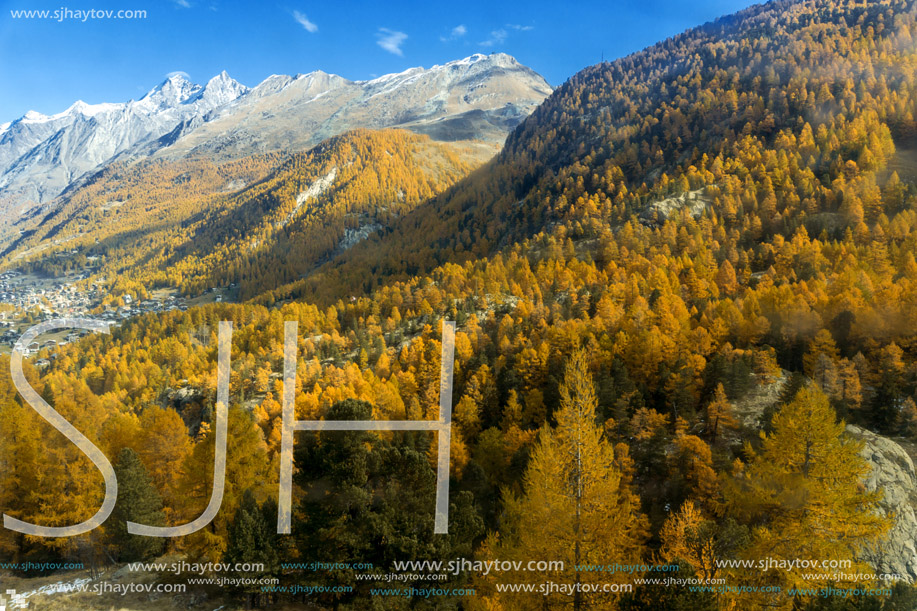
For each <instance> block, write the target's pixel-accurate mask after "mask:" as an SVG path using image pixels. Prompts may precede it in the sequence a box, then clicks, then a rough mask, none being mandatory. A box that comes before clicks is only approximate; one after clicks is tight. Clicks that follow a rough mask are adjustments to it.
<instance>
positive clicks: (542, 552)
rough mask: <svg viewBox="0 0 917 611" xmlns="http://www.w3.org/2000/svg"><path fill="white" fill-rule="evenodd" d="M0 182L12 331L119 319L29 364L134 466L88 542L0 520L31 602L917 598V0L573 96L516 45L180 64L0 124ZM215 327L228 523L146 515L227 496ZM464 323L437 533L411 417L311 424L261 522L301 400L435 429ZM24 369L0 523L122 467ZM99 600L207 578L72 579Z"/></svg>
mask: <svg viewBox="0 0 917 611" xmlns="http://www.w3.org/2000/svg"><path fill="white" fill-rule="evenodd" d="M584 18H585V17H584ZM557 44H563V41H558V43H557ZM0 189H2V194H3V208H2V210H3V214H4V215H5V217H4V218H5V220H4V221H3V225H2V226H3V234H2V236H0V237H2V240H3V242H2V244H3V252H2V259H0V265H2V267H0V301H3V302H4V303H5V304H6V305H4V306H2V308H3V309H0V322H2V323H3V324H4V325H6V326H7V327H8V329H9V330H8V333H7V334H6V335H5V336H3V337H4V338H5V340H4V341H7V342H8V344H10V345H11V344H12V343H13V341H14V340H15V339H16V338H17V337H18V334H19V333H21V332H22V331H24V330H25V329H26V328H28V327H29V326H31V325H32V324H34V323H36V322H38V321H41V320H46V319H49V318H61V317H64V316H75V315H80V316H88V317H94V318H98V319H102V320H106V321H108V322H110V323H112V324H113V328H112V332H111V333H110V334H82V335H81V334H78V333H75V332H68V331H67V330H64V331H62V332H60V333H58V334H56V335H54V334H49V335H46V336H43V337H41V338H39V339H38V340H37V341H36V343H35V344H33V345H30V346H19V347H20V348H23V349H25V351H26V352H27V357H28V358H26V362H25V374H26V378H27V379H28V381H29V383H30V384H31V386H32V387H34V388H35V389H36V391H37V392H38V393H39V394H40V396H41V397H42V398H43V399H44V400H45V401H47V402H48V403H49V404H50V405H52V406H53V407H54V408H55V409H56V410H57V411H58V412H59V413H60V414H61V415H62V416H64V418H66V419H67V420H68V421H69V422H71V423H73V425H74V426H75V427H76V428H77V429H79V430H80V431H81V432H82V433H83V434H84V435H85V436H86V437H87V438H88V439H89V440H91V441H92V442H93V443H95V444H96V445H97V446H98V447H99V448H100V449H101V450H102V452H103V453H104V454H105V455H106V456H107V457H108V458H109V459H110V461H111V462H112V464H113V465H114V466H115V467H114V468H115V471H116V473H117V476H118V481H119V482H120V483H119V486H120V487H119V497H118V503H117V504H116V506H115V510H114V512H113V513H112V515H111V517H110V518H109V519H108V521H106V522H105V523H104V524H103V525H102V526H101V527H100V528H98V529H96V530H95V531H93V532H92V533H88V534H85V535H80V536H78V537H72V538H67V539H43V538H41V537H32V536H20V535H19V534H17V533H14V532H12V531H10V530H2V529H0V583H2V585H3V586H4V588H13V589H15V590H16V591H19V592H24V591H25V592H38V591H40V589H41V588H42V587H44V588H46V590H44V591H45V592H52V593H50V594H46V595H42V596H46V598H42V597H38V596H36V598H35V599H34V600H43V601H44V600H47V601H51V602H49V603H48V604H49V605H57V606H49V607H47V608H51V609H71V608H86V609H95V608H105V609H108V608H124V609H144V610H145V609H179V608H181V609H201V610H203V609H208V610H212V609H217V608H224V609H234V610H235V609H243V608H252V607H260V608H277V609H287V608H290V609H292V608H314V609H340V610H345V609H470V610H481V611H483V610H491V611H499V610H517V609H520V610H529V609H531V610H545V609H573V610H575V611H581V610H586V609H602V610H604V609H609V610H613V611H614V610H620V611H625V610H626V611H655V610H669V609H671V610H675V611H678V610H681V611H745V610H751V611H754V610H759V609H761V610H764V609H767V610H774V611H840V610H841V609H843V610H854V609H856V610H860V609H862V610H864V611H866V610H868V611H883V610H884V611H892V610H905V609H907V610H913V609H915V608H917V589H915V588H914V587H913V585H912V584H913V582H914V580H917V557H915V552H914V550H915V544H914V542H915V540H917V539H915V538H917V515H915V511H914V503H915V499H917V472H915V468H914V460H915V458H917V331H915V326H914V320H917V258H915V255H917V0H871V1H869V2H863V1H862V0H801V1H795V0H793V1H790V0H775V1H772V2H769V3H767V4H762V5H756V6H753V7H751V8H748V9H746V10H744V11H741V12H739V13H736V14H734V15H730V16H726V17H722V18H720V19H717V20H716V21H713V22H711V23H707V24H705V25H702V26H700V27H697V28H694V29H691V30H688V31H686V32H684V33H682V34H678V35H676V36H674V37H671V38H668V39H666V40H663V41H661V42H659V43H657V44H655V45H653V46H651V47H648V48H646V49H643V50H642V51H639V52H636V53H633V54H631V55H629V56H626V57H622V58H619V59H616V60H614V61H609V62H602V63H599V64H597V65H593V66H589V67H586V68H584V69H583V70H582V71H580V72H578V73H576V74H573V75H571V76H570V77H569V79H568V80H567V81H566V82H564V83H562V84H560V85H559V86H558V87H557V88H556V89H552V88H551V87H550V86H549V85H548V84H547V83H546V82H545V80H544V79H543V78H541V77H540V76H539V75H538V74H537V73H536V72H534V71H533V70H531V69H529V68H527V67H525V66H522V65H521V64H519V63H518V62H516V61H515V60H514V59H513V58H512V57H510V56H508V55H503V54H492V55H486V56H485V55H473V56H471V57H469V58H466V59H463V60H459V61H455V62H450V63H447V64H444V65H441V66H434V67H433V68H430V69H421V68H414V69H411V70H408V71H406V72H403V73H400V74H394V75H387V76H383V77H380V78H377V79H374V80H371V81H348V80H346V79H344V78H342V77H338V76H334V75H329V74H325V73H322V72H313V73H310V74H307V75H304V76H297V77H286V76H273V77H270V78H268V79H266V80H265V81H264V82H263V83H261V84H260V85H258V86H256V87H254V88H251V89H249V88H247V87H245V86H242V85H240V84H239V83H236V82H235V81H233V80H232V79H230V78H229V77H228V76H227V75H226V74H225V73H224V74H221V75H218V76H217V77H215V78H214V79H212V80H211V81H209V82H208V83H207V84H206V85H204V86H198V85H194V84H192V83H189V82H187V81H186V80H184V79H182V78H180V77H173V78H170V79H168V80H167V81H165V82H164V83H162V84H161V85H160V86H158V87H156V88H154V89H153V90H152V91H150V93H149V94H147V95H146V96H145V97H143V98H141V99H140V100H138V101H131V102H127V103H124V104H102V105H95V106H88V105H85V104H81V103H77V104H75V105H74V106H72V107H71V108H70V109H68V110H67V111H65V112H63V113H60V114H58V115H53V116H41V115H37V114H35V113H29V114H27V115H26V116H24V117H22V118H21V119H19V120H18V121H14V122H13V123H11V124H9V125H5V126H3V127H2V131H0ZM221 321H230V322H231V323H232V330H233V331H232V333H233V335H232V344H231V365H230V375H229V381H230V385H229V387H230V391H229V405H228V422H227V423H226V425H227V431H228V432H227V439H228V441H227V448H228V450H227V459H226V488H225V491H224V493H223V500H222V506H221V509H220V511H219V513H218V514H217V515H216V518H215V519H214V520H213V521H212V522H211V523H209V524H208V525H207V526H206V528H204V529H201V530H198V531H196V532H194V533H192V534H189V535H187V536H182V537H177V538H173V539H168V540H163V539H158V538H147V537H138V536H134V535H131V534H129V533H128V532H127V528H126V526H125V524H126V523H127V522H128V521H133V522H139V523H142V524H149V525H159V526H166V525H180V524H187V523H189V522H191V521H192V520H195V519H196V518H197V517H198V516H200V515H201V514H202V512H203V511H204V508H205V507H207V506H208V502H209V500H210V498H211V491H212V486H213V482H214V479H213V469H214V456H215V451H214V448H215V444H216V439H217V432H218V430H219V426H218V423H217V416H216V414H218V413H220V411H221V410H220V409H219V406H218V404H217V395H218V391H217V386H218V384H217V379H218V374H217V362H218V358H219V357H218V354H219V353H220V341H219V338H218V331H217V330H218V326H219V323H220V322H221ZM286 321H296V322H297V324H298V327H297V330H298V331H297V332H298V335H296V338H295V339H296V341H295V346H296V349H297V351H298V361H297V362H296V363H295V373H296V381H295V384H292V385H290V384H288V385H284V381H283V378H284V374H285V373H289V371H290V370H287V369H285V346H284V333H285V322H286ZM446 321H455V323H456V333H455V342H454V352H455V363H454V384H453V386H452V387H451V388H453V393H452V397H451V400H452V405H453V406H454V407H453V409H452V429H451V439H450V438H449V437H446V439H450V445H449V447H450V461H449V465H450V478H449V531H448V534H434V505H435V502H436V481H437V471H436V469H437V465H438V463H437V460H438V454H437V453H438V447H439V446H438V443H437V439H436V437H435V435H434V434H431V433H429V432H422V431H402V430H397V431H384V432H379V431H353V430H347V431H333V430H322V431H317V432H316V431H302V432H299V433H297V434H296V435H295V436H294V439H295V454H294V457H295V461H294V462H295V470H294V474H293V500H292V503H293V504H292V510H293V512H292V515H293V527H292V529H293V530H292V534H289V535H281V534H277V533H276V525H277V515H278V507H277V502H278V501H277V499H278V493H277V491H278V479H279V477H280V476H279V473H280V467H279V465H280V454H281V447H282V444H283V443H284V439H285V438H286V437H285V434H284V409H283V404H284V401H285V400H288V401H291V402H292V405H293V411H294V414H295V418H296V419H297V420H322V419H324V420H329V421H343V420H359V421H364V420H395V421H404V420H411V421H416V420H438V419H439V417H440V416H439V413H440V412H439V409H440V400H441V397H440V392H441V389H443V388H450V386H448V385H447V384H442V383H441V354H442V351H443V342H442V338H443V337H444V336H443V333H444V329H445V328H446V325H444V322H446ZM8 351H9V349H8V348H7V350H6V352H8ZM9 365H10V357H8V356H6V355H4V354H0V508H2V510H3V511H4V512H5V513H6V514H8V515H10V516H12V517H15V518H17V519H20V520H28V521H31V522H34V523H37V524H41V525H54V526H60V525H67V524H72V523H76V522H79V521H81V520H85V519H87V518H89V517H90V516H91V515H93V514H94V513H95V512H96V511H97V509H98V506H99V505H100V503H101V499H102V498H103V497H104V492H105V485H104V481H103V478H102V477H101V475H100V473H99V472H98V470H97V469H96V468H95V467H94V466H93V464H92V462H90V461H89V460H88V458H87V457H86V456H85V455H83V454H82V453H81V452H80V451H79V449H78V448H76V447H75V446H74V445H73V444H71V443H70V442H69V441H67V440H66V439H65V438H64V437H63V436H62V435H60V434H58V432H57V431H55V430H54V428H52V427H51V426H50V425H49V424H48V423H46V422H45V421H44V420H42V419H41V418H40V417H39V416H38V414H37V413H36V412H35V410H33V409H32V408H31V407H30V406H29V405H28V404H26V402H25V401H24V400H23V399H22V398H21V397H19V395H18V393H17V392H16V390H15V388H14V385H13V382H12V379H11V378H10V376H9V375H8V374H7V373H6V372H7V371H9ZM287 405H290V403H287ZM288 416H289V413H288ZM431 424H432V423H431ZM437 424H438V423H437ZM431 428H432V427H431ZM439 434H442V433H439ZM6 559H9V561H10V562H17V563H18V562H26V561H30V562H58V563H62V562H79V563H82V565H83V567H85V568H84V569H73V570H67V571H60V572H58V573H57V574H54V575H47V574H36V572H35V571H31V572H30V571H23V570H14V569H9V570H6V569H4V568H3V567H4V566H5V565H3V564H2V562H3V561H5V560H6ZM462 561H467V562H468V563H469V566H475V565H474V564H473V563H479V564H478V565H477V566H507V567H513V566H520V567H521V566H525V567H532V566H535V567H538V566H539V564H540V563H541V562H543V563H544V566H548V567H550V568H548V569H546V570H541V568H537V570H536V568H528V569H527V570H522V569H518V570H502V571H501V570H494V571H483V570H482V571H476V570H468V571H464V570H461V568H459V569H457V570H453V568H448V569H447V568H446V567H452V566H453V565H451V564H449V563H450V562H452V563H458V564H457V565H456V566H459V567H461V566H464V565H462V564H461V562H462ZM496 561H500V562H501V563H504V564H501V565H493V564H490V565H488V564H487V563H494V562H496ZM135 562H153V563H156V564H150V565H143V566H145V567H146V568H144V569H142V570H140V569H137V568H136V567H137V566H140V565H135V564H129V563H135ZM182 562H187V563H208V562H210V563H225V564H226V566H228V567H233V568H232V569H230V570H227V571H223V572H218V571H208V570H201V571H199V573H198V574H192V573H193V571H191V570H186V571H173V570H171V569H170V568H169V567H171V566H184V565H181V563H182ZM514 562H515V563H519V564H518V565H514V564H513V563H514ZM533 562H534V563H535V565H533V564H532V563H533ZM548 562H555V564H550V565H549V564H547V563H548ZM172 563H178V564H177V565H173V564H172ZM189 566H190V565H189ZM209 566H211V567H212V566H213V565H209ZM240 567H244V569H245V570H243V568H240ZM676 569H677V572H676ZM662 571H666V572H667V574H664V575H659V574H657V573H659V572H662ZM202 575H203V577H205V578H207V579H211V581H210V582H208V583H203V582H202V581H201V578H202V577H201V576H202ZM393 576H394V577H393ZM431 576H432V577H431ZM433 577H436V579H434V578H433ZM440 577H441V579H440ZM676 577H677V579H676ZM230 578H231V579H235V580H236V581H232V582H231V585H226V584H228V583H230V582H229V581H227V579H230ZM657 578H658V579H657ZM80 580H86V581H80ZM666 580H668V581H666ZM103 582H105V583H115V582H117V583H135V582H136V583H138V584H152V585H151V587H153V586H158V585H163V584H176V583H182V584H187V587H188V590H187V591H185V592H184V593H180V594H179V593H169V594H157V595H156V597H155V598H154V597H153V595H147V594H142V593H132V594H130V595H127V596H120V595H117V596H116V595H112V596H98V595H96V594H95V593H93V592H91V591H87V590H79V589H75V590H74V589H73V588H69V589H68V588H67V587H64V586H63V585H61V584H65V585H66V584H70V585H72V584H80V583H81V584H84V585H85V584H89V585H90V586H91V585H92V584H99V583H103ZM55 584H56V585H55ZM264 584H270V585H269V587H265V586H264ZM548 584H553V586H557V587H548ZM87 587H88V586H87ZM296 588H311V589H309V590H308V593H306V591H305V590H302V589H296ZM160 591H162V590H160ZM431 591H432V592H433V593H430V592H431ZM469 592H471V593H470V594H469Z"/></svg>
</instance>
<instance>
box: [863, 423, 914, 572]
mask: <svg viewBox="0 0 917 611" xmlns="http://www.w3.org/2000/svg"><path fill="white" fill-rule="evenodd" d="M847 432H848V433H849V434H850V435H851V436H852V437H854V438H855V439H857V440H859V441H862V442H863V449H862V450H861V451H860V455H861V456H862V457H863V458H865V459H866V460H867V461H868V462H869V465H870V467H872V470H871V471H870V473H869V476H868V477H867V478H866V482H865V485H866V490H867V491H869V492H873V491H875V490H876V489H878V488H881V489H882V491H883V494H882V500H881V502H880V510H881V512H882V513H883V514H885V515H890V516H893V519H894V525H893V526H892V529H891V531H890V532H889V534H888V536H887V537H886V538H885V540H884V541H883V542H882V543H881V544H880V545H878V546H876V547H875V548H873V549H870V550H868V551H867V552H865V553H864V554H863V559H864V560H867V561H869V563H870V564H872V565H873V566H874V567H875V569H876V572H877V573H886V574H897V575H900V576H902V577H905V578H907V579H908V580H909V581H911V582H914V581H915V580H917V473H915V471H914V462H913V461H912V460H911V457H910V456H909V455H908V454H907V452H905V451H904V449H903V448H902V447H901V446H900V445H898V444H897V443H895V442H894V441H892V440H891V439H888V438H887V437H882V436H881V435H876V434H875V433H872V432H870V431H867V430H865V429H862V428H860V427H858V426H853V425H847Z"/></svg>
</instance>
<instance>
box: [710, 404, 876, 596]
mask: <svg viewBox="0 0 917 611" xmlns="http://www.w3.org/2000/svg"><path fill="white" fill-rule="evenodd" d="M861 448H862V443H859V442H857V441H854V440H853V439H851V438H849V437H847V435H846V434H845V432H844V423H843V422H837V421H836V420H835V413H834V410H833V409H831V406H830V405H829V403H828V398H827V397H826V396H825V395H824V393H822V392H821V390H819V389H818V388H817V387H816V386H808V387H805V388H803V389H801V390H800V391H799V392H798V393H797V394H796V396H795V398H794V399H793V400H792V401H791V402H790V403H789V404H787V405H786V406H784V407H783V408H782V409H780V411H779V412H778V413H777V414H776V415H775V416H774V420H773V432H772V433H771V434H769V435H763V438H762V442H761V448H760V450H757V451H755V450H753V449H752V448H751V446H750V445H747V446H746V453H747V454H748V462H747V464H745V465H742V464H741V463H740V462H739V461H737V463H738V464H737V465H736V474H735V476H734V477H733V478H730V479H728V480H727V481H726V482H725V486H724V499H725V503H726V506H727V507H728V510H729V511H730V513H731V514H732V515H734V516H737V517H738V518H739V519H742V520H744V521H745V522H746V523H747V524H749V526H751V528H752V541H751V544H750V546H749V547H748V548H747V549H746V550H745V553H744V555H745V556H746V557H748V558H756V559H757V558H772V559H776V560H778V561H779V560H780V559H783V560H787V561H789V560H795V559H798V558H805V559H824V560H855V559H856V558H857V556H858V551H860V550H861V549H862V547H863V546H864V545H866V544H869V543H873V542H876V541H877V540H880V539H881V538H882V536H883V535H884V534H885V533H886V532H887V531H888V529H889V528H890V525H891V522H890V520H888V519H887V518H885V517H883V516H881V515H879V514H878V513H877V511H876V509H877V503H878V501H879V499H880V493H875V492H873V493H868V492H866V491H865V489H864V487H863V483H862V482H863V480H864V479H865V477H866V476H867V474H868V472H869V465H868V463H867V462H866V461H865V460H864V459H863V458H862V457H860V456H859V452H860V450H861ZM846 572H848V573H857V572H861V573H871V572H873V571H872V570H871V569H870V568H869V567H868V566H862V563H857V562H854V565H853V568H851V569H850V570H848V571H846ZM747 577H748V578H750V579H752V580H758V581H762V582H766V583H768V584H771V585H774V584H777V585H780V586H781V587H782V589H783V591H784V592H786V591H787V590H788V589H789V588H793V587H797V588H820V587H824V586H826V585H828V581H827V579H822V578H821V577H822V576H821V575H818V574H815V573H811V572H810V571H809V570H807V569H806V568H785V569H784V568H776V569H771V570H769V571H767V572H753V573H751V574H749V575H747ZM824 577H827V575H825V576H824ZM768 596H770V597H771V600H770V601H769V604H770V605H771V606H774V607H775V608H781V609H783V608H789V605H790V604H791V602H792V601H791V600H790V599H789V598H787V597H786V596H785V595H784V594H777V595H768Z"/></svg>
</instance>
